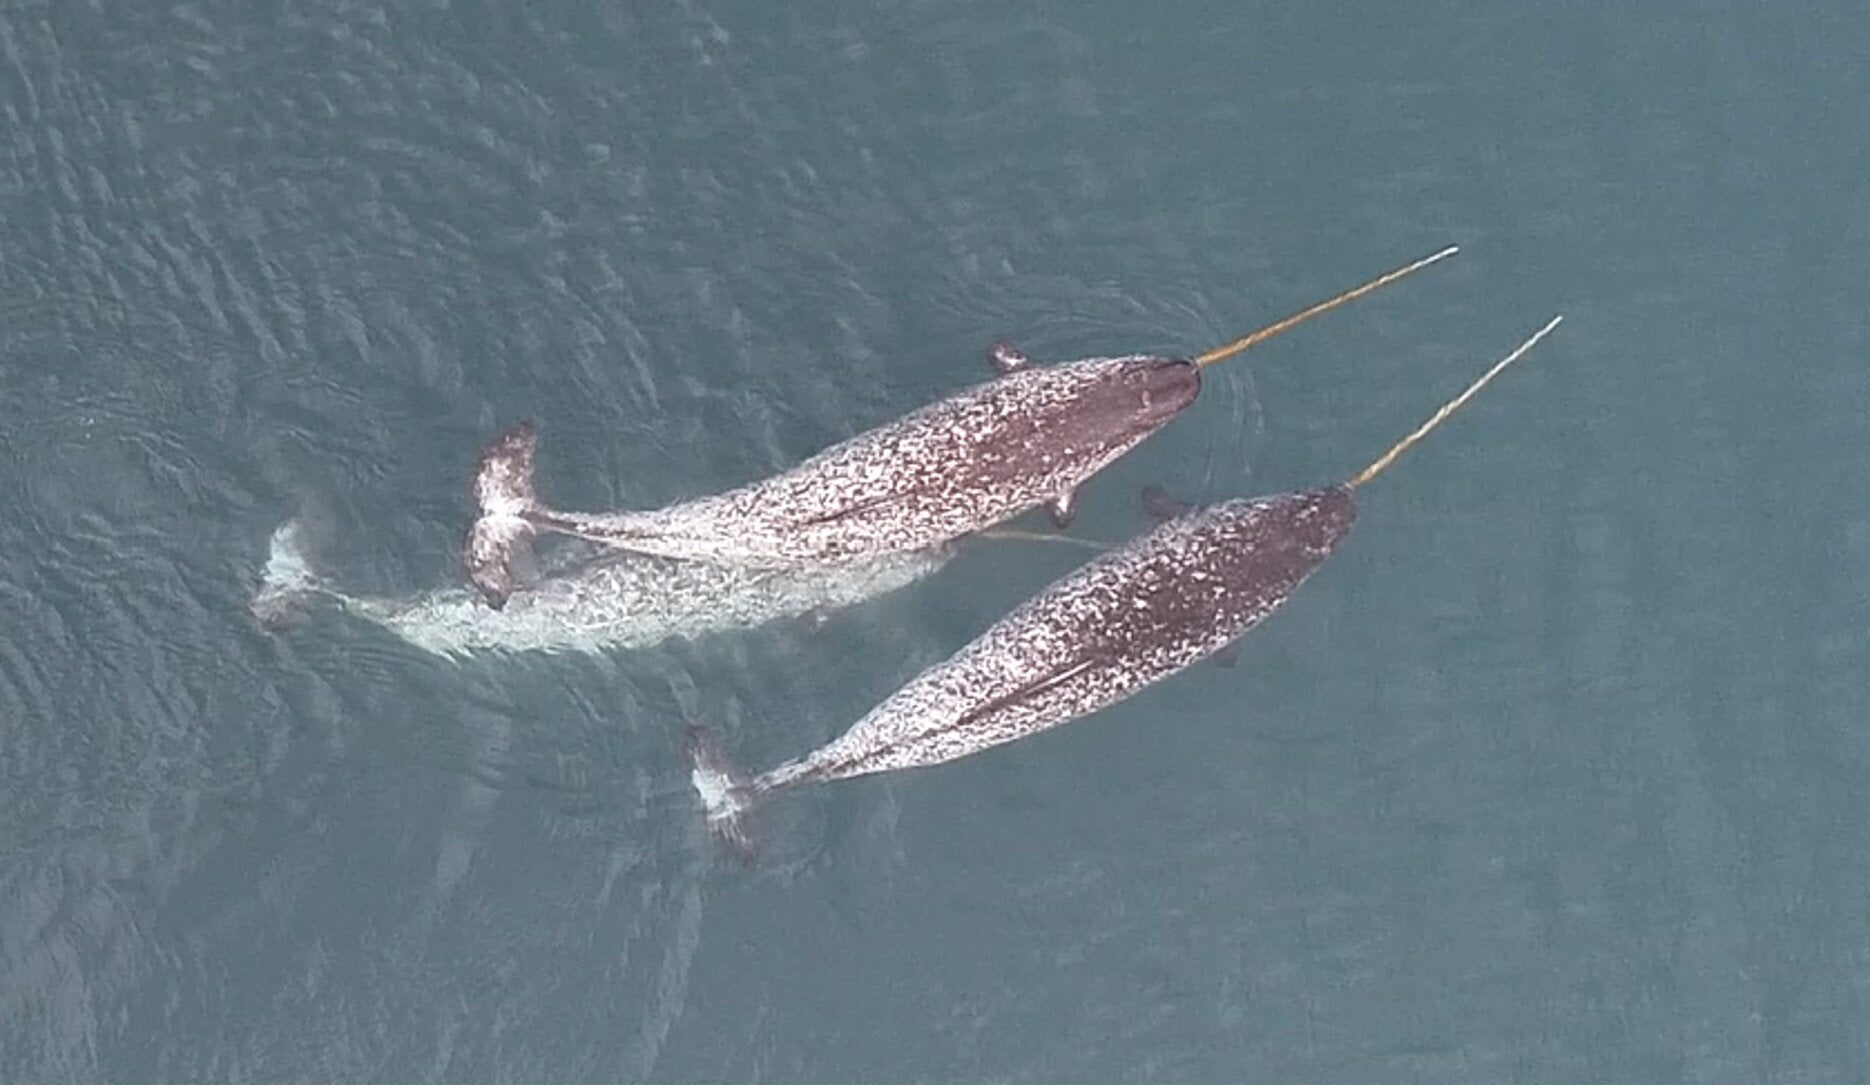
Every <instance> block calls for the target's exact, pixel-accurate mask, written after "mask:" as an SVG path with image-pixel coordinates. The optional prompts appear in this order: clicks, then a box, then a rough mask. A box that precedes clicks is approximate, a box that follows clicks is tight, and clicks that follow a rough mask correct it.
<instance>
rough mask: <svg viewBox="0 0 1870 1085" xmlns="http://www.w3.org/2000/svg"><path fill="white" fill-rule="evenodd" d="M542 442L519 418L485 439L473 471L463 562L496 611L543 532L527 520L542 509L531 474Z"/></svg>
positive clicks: (527, 424)
mask: <svg viewBox="0 0 1870 1085" xmlns="http://www.w3.org/2000/svg"><path fill="white" fill-rule="evenodd" d="M538 445H539V433H538V430H537V429H536V428H535V427H534V426H533V424H532V423H531V422H521V423H520V424H518V425H516V426H514V427H512V428H511V429H508V430H507V431H506V432H504V433H502V434H500V435H499V436H498V437H495V438H494V439H493V440H491V441H489V442H487V445H486V447H484V448H482V449H481V453H480V460H479V462H478V464H477V465H476V467H475V470H474V523H473V525H472V526H470V527H469V528H468V534H467V541H466V542H465V543H464V544H463V546H462V553H461V561H462V565H463V566H464V567H465V569H466V570H467V576H468V579H469V580H470V581H472V582H473V584H474V587H475V588H476V589H477V590H478V591H479V592H480V594H481V598H483V599H485V600H487V602H488V604H489V605H490V606H492V607H493V608H494V609H495V610H498V609H500V608H501V607H503V606H505V605H506V601H507V598H508V597H509V596H511V595H512V594H513V590H514V587H515V584H516V582H517V577H516V575H515V572H514V566H515V563H516V562H517V561H518V560H519V559H520V558H522V557H524V556H526V555H527V554H528V553H529V552H530V549H531V546H532V540H533V538H534V537H535V536H537V535H538V533H539V529H538V528H537V527H535V526H534V525H533V523H532V521H531V520H529V519H527V516H528V514H529V513H535V512H537V511H538V508H539V497H538V494H537V492H536V491H535V490H534V489H533V477H532V470H533V452H534V450H535V449H537V448H538Z"/></svg>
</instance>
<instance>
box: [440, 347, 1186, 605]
mask: <svg viewBox="0 0 1870 1085" xmlns="http://www.w3.org/2000/svg"><path fill="white" fill-rule="evenodd" d="M994 359H995V366H996V368H1002V367H1003V365H1004V371H1003V372H1002V374H1001V375H1000V376H999V377H997V378H995V379H994V380H991V381H987V382H986V383H984V384H980V385H976V386H975V387H973V388H969V389H967V390H966V391H963V392H959V393H956V394H955V395H952V396H949V397H947V398H945V399H942V400H940V401H938V402H935V403H932V404H930V405H928V406H926V407H923V408H921V409H920V410H917V411H915V412H913V413H911V414H908V415H906V416H904V417H903V418H900V419H898V420H896V421H895V422H891V423H889V424H888V425H884V426H880V427H878V428H876V429H873V430H870V431H869V432H867V433H863V434H860V435H858V436H856V437H853V438H851V439H850V440H848V441H845V442H843V443H841V444H838V445H835V446H833V447H831V448H828V449H826V450H825V451H823V452H821V453H819V454H818V455H816V456H813V457H812V458H810V459H808V460H806V461H805V462H803V463H801V464H799V465H798V466H797V467H794V468H792V469H791V470H789V471H785V472H783V473H781V474H778V475H774V476H772V477H771V478H767V479H763V480H761V481H759V482H755V483H752V484H750V485H747V486H742V487H740V488H739V489H735V490H729V491H727V492H725V493H721V494H717V495H713V496H710V497H702V498H697V499H695V500H692V501H686V502H683V503H681V504H678V505H672V506H669V507H667V508H663V509H657V510H653V511H643V512H611V513H573V512H562V511H556V510H552V509H548V508H545V507H543V506H541V505H539V504H538V502H537V499H536V497H535V496H534V495H533V493H532V476H531V458H532V453H533V448H534V445H535V442H536V438H535V436H534V435H533V433H532V431H531V429H530V427H521V428H518V429H515V430H512V431H509V432H508V433H505V434H502V435H501V436H500V437H499V438H496V439H495V441H494V442H493V443H491V444H490V445H489V446H488V449H487V450H486V451H485V452H484V453H483V454H482V457H481V465H480V471H479V474H478V475H477V477H476V486H475V490H476V492H475V498H476V504H477V508H478V510H479V513H480V519H479V520H478V521H477V522H476V524H475V526H474V527H473V529H472V530H471V531H470V534H469V539H468V545H467V548H466V554H465V564H466V566H467V569H468V574H469V578H470V579H471V580H472V581H473V582H474V583H475V585H476V586H477V587H478V588H480V589H481V591H482V593H483V595H484V596H485V597H486V598H487V599H488V601H489V602H492V603H494V604H495V605H498V604H499V603H501V602H503V601H504V600H505V598H506V597H507V595H508V594H510V593H511V591H512V580H511V572H510V563H511V561H512V559H513V557H514V556H515V554H516V551H517V550H518V549H519V548H520V547H523V546H524V545H525V544H526V543H527V542H529V541H530V539H531V537H532V532H533V531H534V530H550V531H558V532H563V533H565V534H569V535H575V536H578V537H579V538H584V539H592V540H595V541H599V542H603V543H606V544H608V545H613V546H616V547H619V548H622V549H627V550H631V551H634V552H639V553H646V554H658V555H662V556H665V557H674V558H686V559H694V560H703V561H712V562H719V563H724V564H737V565H749V566H784V565H793V564H798V563H804V562H820V563H838V562H844V561H850V560H853V559H860V558H867V557H874V556H877V555H880V554H887V553H901V552H905V551H914V550H922V549H925V548H927V547H930V546H935V545H939V544H941V543H944V542H948V541H950V540H953V539H956V538H959V537H961V536H963V535H967V534H969V533H971V532H975V531H979V530H981V529H983V528H987V527H990V526H992V525H994V524H996V523H999V522H1000V521H1003V520H1006V519H1008V518H1010V517H1013V516H1016V515H1018V514H1020V513H1022V512H1025V511H1026V510H1028V509H1031V508H1033V507H1035V506H1037V505H1040V504H1046V503H1049V502H1055V501H1056V502H1058V505H1057V507H1056V509H1055V513H1056V514H1057V515H1059V516H1061V517H1065V516H1068V515H1069V509H1070V505H1069V498H1070V495H1071V492H1072V491H1073V490H1074V489H1075V488H1076V487H1077V486H1079V485H1080V484H1081V483H1083V482H1084V481H1085V480H1087V479H1089V478H1090V477H1091V476H1092V475H1094V474H1096V473H1097V472H1098V471H1100V470H1102V469H1103V468H1104V467H1106V466H1108V465H1109V464H1110V463H1111V462H1112V461H1114V460H1116V459H1117V458H1118V457H1119V456H1122V455H1123V454H1124V453H1125V452H1128V451H1129V450H1130V449H1132V448H1135V447H1136V446H1137V445H1138V444H1139V443H1141V442H1142V441H1143V440H1144V439H1145V438H1147V437H1148V436H1149V435H1150V434H1152V433H1154V432H1156V431H1157V430H1158V429H1160V428H1162V426H1163V425H1164V424H1165V423H1167V422H1168V421H1169V419H1171V418H1173V417H1175V415H1176V414H1178V413H1180V411H1181V410H1182V409H1183V408H1184V407H1187V406H1188V405H1189V404H1190V403H1192V402H1194V400H1195V397H1196V395H1197V394H1198V393H1199V392H1200V389H1201V372H1200V369H1199V368H1198V367H1197V366H1196V365H1195V364H1194V363H1193V362H1190V361H1186V360H1180V359H1173V358H1161V357H1153V356H1146V355H1133V356H1128V357H1122V358H1093V359H1088V360H1084V361H1077V362H1065V363H1061V364H1058V365H1048V366H1029V365H1026V364H1024V362H1023V359H1021V358H1020V357H1019V356H1018V355H1017V352H1013V351H1011V350H1010V348H1004V347H996V352H995V354H994Z"/></svg>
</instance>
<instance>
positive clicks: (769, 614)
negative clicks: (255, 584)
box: [253, 524, 949, 656]
mask: <svg viewBox="0 0 1870 1085" xmlns="http://www.w3.org/2000/svg"><path fill="white" fill-rule="evenodd" d="M948 557H949V551H948V549H947V548H943V547H935V548H932V549H929V550H922V551H916V552H912V553H906V554H889V555H884V556H882V557H879V558H875V559H872V560H868V561H862V562H851V563H847V564H844V565H840V566H835V567H832V566H822V565H815V566H800V567H795V568H790V569H753V568H747V567H745V566H720V565H712V564H707V563H702V562H688V561H674V560H671V559H668V558H658V557H650V556H645V555H640V554H625V553H621V552H617V551H600V552H599V554H598V556H597V557H595V558H589V559H584V560H576V561H571V562H567V563H565V564H564V565H563V566H562V567H560V568H558V569H557V570H556V571H553V572H551V573H549V574H548V575H546V576H545V577H543V578H542V579H541V580H540V581H539V582H538V583H536V584H533V585H530V586H529V587H528V588H527V590H525V591H523V592H520V593H518V594H517V595H515V596H514V597H513V599H512V601H511V602H510V603H508V604H507V606H506V607H504V608H503V609H500V610H493V609H489V608H488V607H486V606H484V605H482V604H481V603H480V601H479V600H478V599H477V598H476V597H475V595H474V593H473V592H471V591H468V590H466V589H463V588H446V589H441V590H437V591H428V592H421V593H418V594H414V595H409V596H402V597H396V598H383V597H368V596H358V595H352V594H349V593H346V592H343V591H341V590H339V589H338V588H336V587H334V586H333V585H331V584H330V582H329V581H327V580H325V579H324V578H323V577H320V576H319V575H318V574H317V573H315V572H314V571H313V570H312V568H311V566H310V565H309V563H308V562H307V561H306V558H305V555H304V554H303V552H302V549H301V547H300V542H299V538H298V531H297V528H296V526H295V525H293V524H287V525H286V526H284V527H282V528H281V529H280V530H279V531H278V532H275V533H274V536H273V544H272V554H271V557H270V559H269V560H268V562H267V567H266V572H265V575H264V577H263V581H262V584H261V587H260V591H259V593H258V594H257V595H256V596H255V598H254V602H253V608H254V612H255V614H256V615H258V616H259V617H260V618H261V619H262V621H268V622H271V623H273V624H278V623H279V622H281V621H283V620H285V619H289V618H291V617H292V616H293V614H294V612H295V611H297V610H299V609H302V608H303V607H304V606H305V604H307V603H310V602H313V601H316V600H323V601H325V602H327V603H335V604H336V605H337V606H339V607H340V608H342V609H343V610H344V611H345V612H346V613H348V614H351V615H353V616H355V617H359V618H363V619H365V620H367V621H371V622H374V623H376V624H377V625H380V626H382V627H384V628H385V629H388V630H389V631H390V632H392V633H394V634H396V635H397V636H398V637H401V638H402V639H403V640H406V641H408V642H409V643H411V644H414V645H416V646H417V647H420V648H423V649H426V650H428V651H430V652H435V653H437V654H440V655H448V656H465V655H469V654H480V653H511V652H603V651H608V650H612V649H617V648H646V647H649V646H651V645H655V644H659V643H661V642H663V641H666V640H669V639H672V638H683V639H695V638H699V637H704V636H708V635H711V634H714V633H720V632H726V631H730V630H736V629H748V628H752V627H755V626H759V625H764V624H766V623H768V622H773V621H779V620H783V619H787V618H802V617H805V616H807V615H820V614H828V613H830V612H832V611H835V610H838V609H840V608H843V607H847V606H851V605H854V604H856V603H859V602H862V601H864V600H867V599H871V598H874V597H876V596H879V595H882V594H884V593H886V592H890V591H894V590H896V589H897V588H901V587H904V586H906V585H908V584H911V583H913V582H915V581H917V580H920V579H921V578H922V577H924V576H927V575H928V574H930V573H932V572H934V571H935V570H936V569H939V568H940V567H941V566H942V564H943V563H944V562H946V561H947V559H948Z"/></svg>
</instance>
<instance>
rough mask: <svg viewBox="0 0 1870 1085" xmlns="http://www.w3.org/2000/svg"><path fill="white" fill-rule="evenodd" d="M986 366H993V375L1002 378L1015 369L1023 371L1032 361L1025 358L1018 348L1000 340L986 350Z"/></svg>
mask: <svg viewBox="0 0 1870 1085" xmlns="http://www.w3.org/2000/svg"><path fill="white" fill-rule="evenodd" d="M987 364H988V365H991V366H993V371H994V372H995V373H998V374H1000V375H1001V376H1003V377H1004V376H1006V375H1007V374H1008V373H1011V372H1013V371H1014V370H1015V369H1024V368H1026V367H1027V366H1029V365H1031V364H1032V359H1030V358H1028V357H1026V355H1025V353H1024V352H1022V351H1021V350H1020V349H1019V348H1018V347H1016V346H1014V345H1013V344H1011V343H1009V342H1007V341H1006V340H1004V339H1002V340H1000V341H999V342H996V343H995V344H994V345H993V346H990V347H988V348H987Z"/></svg>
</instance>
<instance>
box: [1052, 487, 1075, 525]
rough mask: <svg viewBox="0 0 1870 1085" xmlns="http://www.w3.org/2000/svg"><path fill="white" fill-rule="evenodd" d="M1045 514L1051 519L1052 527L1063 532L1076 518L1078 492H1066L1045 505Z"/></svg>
mask: <svg viewBox="0 0 1870 1085" xmlns="http://www.w3.org/2000/svg"><path fill="white" fill-rule="evenodd" d="M1045 511H1046V514H1047V515H1049V516H1050V517H1052V526H1053V527H1056V528H1058V529H1059V530H1061V531H1063V530H1064V529H1065V528H1068V527H1070V526H1071V522H1072V521H1073V520H1076V519H1077V518H1078V491H1076V490H1066V491H1065V492H1064V493H1062V494H1059V495H1058V496H1057V497H1054V498H1053V499H1052V500H1050V501H1047V502H1046V503H1045Z"/></svg>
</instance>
